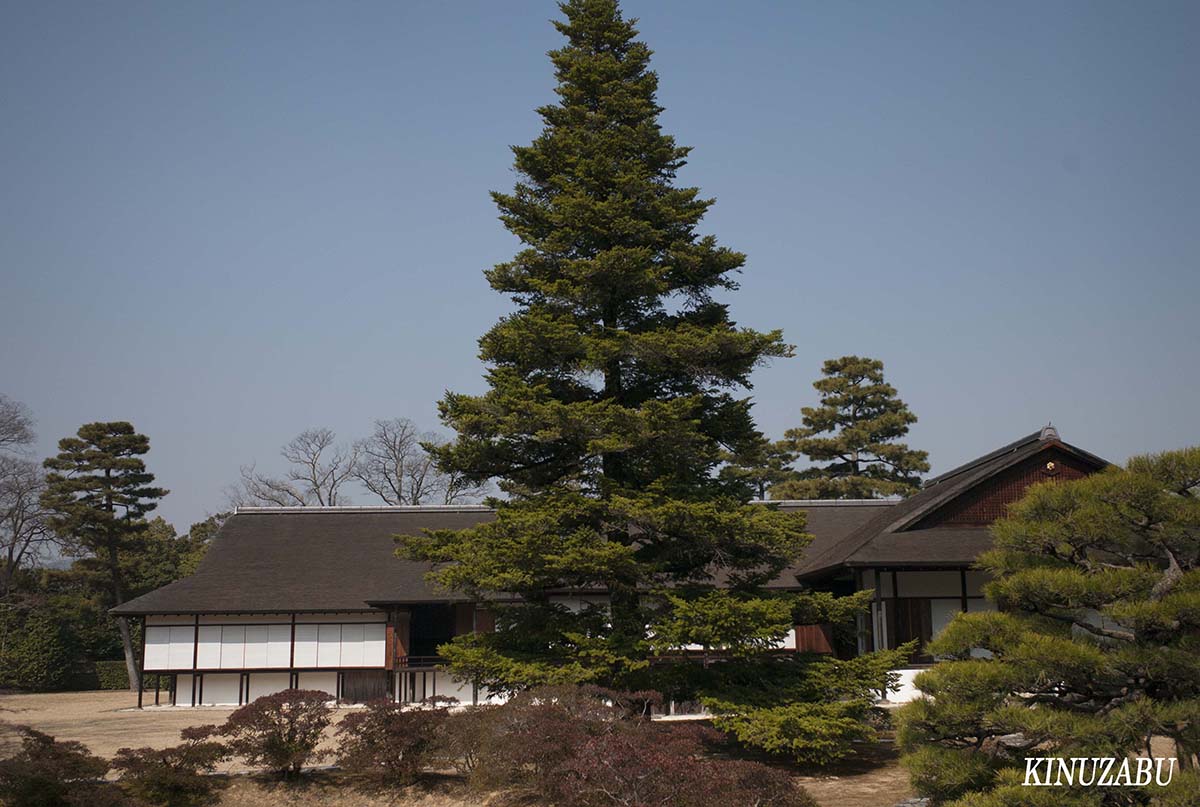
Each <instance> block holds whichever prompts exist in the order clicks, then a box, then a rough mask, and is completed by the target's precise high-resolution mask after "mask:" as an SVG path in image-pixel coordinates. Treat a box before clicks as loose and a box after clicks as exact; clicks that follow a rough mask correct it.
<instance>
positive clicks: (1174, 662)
mask: <svg viewBox="0 0 1200 807" xmlns="http://www.w3.org/2000/svg"><path fill="white" fill-rule="evenodd" d="M1198 486H1200V448H1189V449H1185V450H1182V451H1173V452H1168V453H1165V454H1160V455H1155V456H1146V457H1139V458H1135V459H1132V460H1130V462H1129V463H1128V465H1127V467H1125V468H1124V469H1110V470H1109V471H1107V472H1104V473H1100V474H1096V475H1094V476H1091V477H1088V478H1086V479H1082V480H1078V481H1071V482H1064V483H1059V484H1055V483H1053V482H1048V483H1043V484H1041V485H1036V486H1034V487H1032V488H1030V490H1029V492H1028V494H1027V495H1026V496H1025V498H1024V499H1022V500H1021V501H1020V502H1019V503H1017V504H1016V505H1014V506H1013V507H1012V508H1011V510H1010V513H1009V516H1008V517H1007V518H1005V519H1003V520H1001V521H998V522H996V524H995V525H994V527H993V534H994V536H995V547H994V549H993V550H992V551H991V552H989V553H987V554H985V555H984V556H983V557H982V558H981V559H980V565H981V566H982V567H983V568H984V569H986V570H987V571H989V572H990V573H991V574H992V575H993V576H994V579H993V581H992V582H991V583H990V584H989V585H988V587H987V593H988V596H989V597H991V598H992V599H994V600H995V601H996V603H997V604H998V605H999V607H1000V608H1001V610H1000V611H998V612H979V613H970V614H960V615H959V616H957V617H955V619H954V621H952V622H951V623H950V625H948V626H947V627H946V629H945V630H944V631H943V632H942V633H941V634H940V635H939V636H938V637H936V638H935V639H934V641H933V642H932V644H931V645H930V648H929V649H930V652H932V653H934V654H935V655H937V656H939V657H942V658H944V659H946V660H944V661H942V662H941V663H939V664H938V665H936V666H935V667H933V668H932V669H930V670H929V671H927V672H924V673H922V674H921V675H920V676H918V677H917V679H916V684H917V686H918V687H920V688H921V690H922V691H923V692H924V693H925V694H926V695H928V696H930V697H929V698H926V699H921V700H917V701H914V702H913V703H912V704H909V705H908V706H906V707H905V708H904V710H903V713H902V716H901V717H902V720H901V732H900V739H901V742H902V745H903V748H904V750H905V751H906V752H907V756H906V757H905V763H906V765H907V766H908V767H909V769H910V771H911V773H912V776H913V780H914V782H915V784H916V785H917V787H918V789H920V790H921V791H923V792H924V793H926V794H928V795H930V796H933V797H934V798H936V799H939V800H945V801H946V802H948V803H949V804H952V805H959V806H960V807H967V806H968V805H969V806H970V807H1017V805H1022V806H1023V805H1042V804H1046V805H1051V804H1053V805H1056V806H1057V805H1062V807H1076V806H1078V807H1084V806H1085V805H1086V806H1087V807H1116V805H1129V804H1147V803H1149V804H1154V805H1160V806H1161V807H1166V805H1180V807H1182V805H1192V804H1195V803H1196V802H1195V798H1196V793H1198V792H1200V776H1198V775H1197V768H1198V766H1200V496H1198V493H1200V487H1198ZM980 651H986V652H987V654H988V655H987V656H986V657H981V653H980ZM1155 738H1160V739H1159V741H1155ZM1162 738H1165V739H1167V740H1170V741H1173V743H1174V749H1173V750H1171V749H1170V748H1169V743H1162V742H1161V739H1162ZM1152 741H1155V748H1154V749H1151V747H1150V745H1151V742H1152ZM1164 746H1168V747H1166V748H1164ZM1127 755H1135V756H1136V755H1140V756H1168V757H1169V756H1175V757H1177V758H1178V762H1179V765H1180V767H1181V768H1184V769H1186V772H1185V773H1184V774H1183V775H1182V776H1180V775H1176V777H1175V780H1176V781H1175V784H1174V785H1172V788H1170V789H1158V788H1155V787H1150V788H1137V787H1133V788H1130V787H1123V786H1122V787H1111V788H1103V787H1096V786H1095V776H1094V775H1092V774H1091V773H1085V776H1084V779H1085V780H1091V781H1092V783H1093V784H1092V785H1091V786H1089V787H1080V786H1079V782H1078V781H1076V782H1075V786H1074V787H1070V786H1067V785H1066V784H1065V783H1064V784H1063V785H1061V786H1056V787H1047V788H1032V787H1028V786H1024V785H1023V784H1022V782H1023V781H1024V780H1025V778H1026V767H1027V763H1026V761H1025V759H1026V757H1052V758H1061V759H1064V760H1069V759H1072V758H1078V757H1088V758H1093V757H1115V758H1116V759H1117V762H1118V764H1119V763H1120V761H1121V760H1122V759H1124V758H1125V757H1126V756H1127ZM1068 764H1069V765H1076V764H1077V763H1068ZM1034 773H1035V776H1037V778H1038V780H1039V781H1041V780H1043V779H1045V777H1046V775H1047V771H1046V767H1045V766H1041V770H1035V772H1034ZM1113 773H1119V769H1117V770H1114V771H1113ZM1049 778H1050V780H1052V781H1058V780H1059V779H1060V771H1059V766H1058V764H1057V763H1055V764H1054V766H1053V770H1051V771H1050V772H1049ZM939 803H941V802H939Z"/></svg>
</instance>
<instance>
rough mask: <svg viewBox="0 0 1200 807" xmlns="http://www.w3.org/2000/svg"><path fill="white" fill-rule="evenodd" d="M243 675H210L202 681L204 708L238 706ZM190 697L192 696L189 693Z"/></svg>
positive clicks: (201, 702) (202, 703) (201, 699)
mask: <svg viewBox="0 0 1200 807" xmlns="http://www.w3.org/2000/svg"><path fill="white" fill-rule="evenodd" d="M241 677H242V676H241V673H216V674H213V673H209V674H207V675H205V676H204V678H203V679H202V681H203V683H204V692H203V693H202V694H201V695H200V704H201V705H202V706H236V705H237V702H238V689H239V688H240V687H241V680H240V679H241ZM188 697H189V698H190V697H191V695H190V693H189V695H188Z"/></svg>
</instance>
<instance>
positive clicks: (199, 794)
mask: <svg viewBox="0 0 1200 807" xmlns="http://www.w3.org/2000/svg"><path fill="white" fill-rule="evenodd" d="M217 731H218V729H217V727H216V726H195V727H192V728H186V729H184V730H183V731H182V732H180V737H181V738H182V739H183V743H181V744H180V745H176V746H174V747H172V748H163V749H158V748H122V749H121V750H119V751H117V756H116V757H115V758H114V759H113V767H114V768H116V769H117V770H119V771H121V788H122V789H123V790H124V791H125V792H126V793H129V794H130V795H132V796H133V797H135V798H136V799H138V800H139V801H141V802H144V803H145V804H151V805H161V807H194V805H198V804H203V803H205V802H206V801H208V800H209V799H210V798H211V797H212V795H213V790H214V787H213V784H214V782H213V779H212V777H210V776H206V775H205V774H208V773H211V772H212V770H213V769H214V768H216V766H217V763H218V762H220V761H221V760H223V759H225V758H227V757H228V756H229V749H228V748H226V747H225V746H224V745H223V744H222V743H219V742H215V741H213V740H212V737H213V735H215V734H216V733H217Z"/></svg>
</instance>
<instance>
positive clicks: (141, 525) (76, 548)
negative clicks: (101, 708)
mask: <svg viewBox="0 0 1200 807" xmlns="http://www.w3.org/2000/svg"><path fill="white" fill-rule="evenodd" d="M149 450H150V440H149V439H148V438H147V437H146V436H145V435H144V434H138V433H137V432H136V431H134V428H133V426H131V425H130V424H128V423H125V422H114V423H87V424H84V425H83V426H80V427H79V431H78V433H77V436H75V437H64V438H63V439H62V440H59V441H58V451H59V453H58V455H57V456H54V457H51V458H49V459H47V460H46V463H45V465H46V468H48V469H49V470H50V473H48V474H47V475H46V490H45V492H44V493H43V494H42V504H43V506H44V507H45V508H46V509H47V510H49V511H50V513H51V515H50V517H49V523H50V526H51V527H52V528H53V529H54V531H55V532H56V533H57V534H58V535H59V536H60V537H61V538H62V539H63V541H64V543H65V545H66V547H67V548H68V551H70V552H72V553H74V554H78V555H81V556H91V557H94V558H95V560H96V562H97V563H98V564H99V565H100V566H101V567H102V568H103V571H104V574H105V576H106V578H107V583H108V588H109V592H110V594H111V596H112V601H111V604H110V606H115V605H120V604H121V603H123V602H125V600H126V595H127V594H128V591H127V589H126V585H125V579H124V574H123V568H122V567H123V565H124V564H123V563H122V558H123V556H125V555H126V554H127V553H131V552H136V551H137V550H138V548H139V547H140V545H141V543H140V540H141V538H142V536H143V533H144V532H145V531H146V530H147V529H148V527H149V523H148V522H147V521H146V514H147V513H149V512H150V511H152V510H154V508H156V507H157V506H158V500H159V499H161V498H162V497H163V496H166V495H167V491H166V490H164V489H163V488H160V487H155V486H154V485H153V482H154V474H152V473H150V472H149V471H147V470H146V464H145V462H143V461H142V456H143V455H144V454H146V452H148V451H149ZM117 624H118V627H119V628H120V633H121V644H122V647H123V649H124V652H125V666H126V668H127V669H128V671H129V682H130V687H131V688H132V689H134V691H136V689H137V687H138V686H140V680H139V678H138V670H137V660H136V658H135V656H134V653H133V642H132V640H131V638H130V633H129V622H128V620H126V619H125V618H124V617H121V618H119V619H118V620H117Z"/></svg>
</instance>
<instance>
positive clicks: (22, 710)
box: [0, 692, 913, 807]
mask: <svg viewBox="0 0 1200 807" xmlns="http://www.w3.org/2000/svg"><path fill="white" fill-rule="evenodd" d="M150 697H151V700H153V694H151V696H150ZM136 706H137V696H136V695H133V694H131V693H129V692H62V693H54V694H38V695H0V755H7V754H9V753H11V752H12V749H13V748H14V747H15V745H16V742H17V741H18V738H17V735H16V734H15V733H14V732H13V730H12V727H13V726H15V725H28V726H32V727H33V728H35V729H37V730H39V731H43V732H45V733H47V734H50V735H53V736H55V737H57V738H59V739H63V740H78V741H79V742H81V743H83V744H84V745H86V746H87V747H88V748H90V749H91V750H92V752H93V753H96V754H99V755H100V756H104V757H111V756H112V755H113V754H115V753H116V751H117V749H118V748H127V747H142V746H152V747H156V748H165V747H167V746H170V745H175V744H176V743H177V742H178V741H179V731H180V730H181V729H183V728H186V727H188V726H197V725H203V724H205V723H221V722H224V720H225V718H226V717H228V716H229V714H230V712H232V711H233V710H232V709H229V708H218V707H203V708H197V709H191V708H171V707H159V708H153V707H149V708H146V709H143V710H142V711H140V712H139V711H138V710H137V709H136V708H135V707H136ZM349 711H350V710H348V709H345V710H339V714H338V718H337V719H339V720H340V719H341V717H342V716H344V715H345V714H347V713H349ZM330 731H332V727H331V729H330ZM896 756H897V755H896V753H895V751H894V749H892V748H891V747H890V746H887V745H881V746H879V747H877V748H876V749H875V750H874V751H873V752H872V753H871V754H869V755H866V756H865V757H864V758H862V759H860V760H857V761H855V762H853V763H848V764H845V765H842V766H839V767H837V768H834V769H832V770H829V771H823V772H822V773H821V774H820V775H812V776H797V777H796V780H797V781H798V782H800V783H801V784H803V785H804V786H805V787H806V788H808V790H809V792H810V793H812V794H813V796H815V797H816V799H817V800H818V801H819V802H820V803H821V805H823V807H892V805H894V804H896V802H898V801H901V800H902V799H905V798H907V797H910V796H912V795H913V792H912V788H911V787H910V786H909V783H908V776H907V774H906V773H905V772H904V770H903V769H902V768H901V767H900V766H899V763H898V762H897V758H896ZM225 770H227V771H231V772H236V771H238V767H237V766H236V765H231V766H228V767H226V768H225ZM487 801H489V799H485V798H481V797H479V796H476V795H472V794H468V793H466V792H465V791H463V790H462V789H461V788H456V787H453V786H451V785H447V786H444V787H438V788H435V789H434V791H433V792H428V791H426V792H421V793H418V792H413V793H410V794H407V795H406V796H405V797H404V798H402V799H394V798H386V799H384V798H380V799H378V800H377V799H374V798H364V797H363V796H362V795H361V794H358V795H355V794H353V793H352V792H347V791H346V789H345V788H343V787H340V786H337V785H336V783H334V782H329V781H324V780H322V779H321V778H320V777H318V778H317V779H316V780H314V781H312V782H310V784H309V786H308V787H305V788H303V789H301V790H296V789H295V788H283V787H280V786H276V785H273V784H270V783H263V782H260V781H252V780H248V779H244V778H238V779H236V780H235V781H234V782H233V784H232V785H231V786H230V787H229V788H228V789H227V790H226V791H224V793H223V795H222V798H221V807H285V806H286V805H291V804H295V805H300V806H302V807H343V806H344V807H374V805H375V804H376V803H378V804H380V805H383V804H388V805H394V806H395V807H399V806H400V805H403V807H467V805H477V804H485V803H487Z"/></svg>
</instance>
